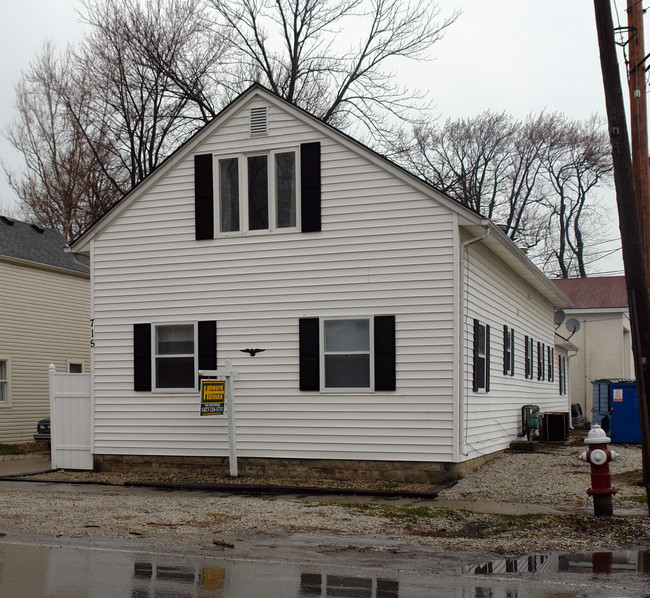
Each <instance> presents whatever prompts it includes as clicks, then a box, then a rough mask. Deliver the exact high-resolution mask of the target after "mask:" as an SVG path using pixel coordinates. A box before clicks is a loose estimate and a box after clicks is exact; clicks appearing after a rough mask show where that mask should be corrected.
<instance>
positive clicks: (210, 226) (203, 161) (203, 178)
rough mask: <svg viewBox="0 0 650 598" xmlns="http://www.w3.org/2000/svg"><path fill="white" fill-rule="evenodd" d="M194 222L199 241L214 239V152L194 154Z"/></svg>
mask: <svg viewBox="0 0 650 598" xmlns="http://www.w3.org/2000/svg"><path fill="white" fill-rule="evenodd" d="M194 222H195V233H196V240H197V241H199V240H202V239H214V192H213V182H212V154H201V155H199V156H194Z"/></svg>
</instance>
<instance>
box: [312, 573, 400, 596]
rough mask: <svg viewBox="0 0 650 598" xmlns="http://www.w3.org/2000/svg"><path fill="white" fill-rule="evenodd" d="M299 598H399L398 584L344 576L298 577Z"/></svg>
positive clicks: (386, 580)
mask: <svg viewBox="0 0 650 598" xmlns="http://www.w3.org/2000/svg"><path fill="white" fill-rule="evenodd" d="M300 596H338V597H344V598H399V582H398V581H393V580H390V579H373V578H370V577H349V576H345V575H321V574H320V573H302V574H301V575H300Z"/></svg>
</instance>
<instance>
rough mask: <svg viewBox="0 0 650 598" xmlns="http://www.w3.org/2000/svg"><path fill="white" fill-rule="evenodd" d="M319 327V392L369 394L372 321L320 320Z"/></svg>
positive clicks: (362, 319)
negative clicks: (350, 391)
mask: <svg viewBox="0 0 650 598" xmlns="http://www.w3.org/2000/svg"><path fill="white" fill-rule="evenodd" d="M320 326H321V331H320V339H321V350H320V356H321V357H320V359H321V372H323V375H322V376H321V390H324V391H326V390H339V391H340V390H368V391H372V390H373V388H374V365H373V351H372V347H373V346H374V338H373V334H374V332H373V328H374V327H373V321H372V318H371V317H350V318H322V319H321V320H320Z"/></svg>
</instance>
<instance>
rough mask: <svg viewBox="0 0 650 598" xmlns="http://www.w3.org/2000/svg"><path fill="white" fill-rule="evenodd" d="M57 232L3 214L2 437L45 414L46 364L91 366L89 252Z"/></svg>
mask: <svg viewBox="0 0 650 598" xmlns="http://www.w3.org/2000/svg"><path fill="white" fill-rule="evenodd" d="M65 247H66V242H65V240H64V239H63V237H61V236H60V235H59V234H58V233H57V232H55V231H53V230H47V229H45V230H44V229H42V228H39V227H38V226H35V225H32V224H27V223H25V222H19V221H16V220H13V219H10V218H7V217H5V216H2V217H0V282H1V284H0V286H1V292H0V321H1V322H2V334H1V335H0V442H4V443H15V442H24V441H28V440H32V435H33V434H34V432H35V431H36V422H37V421H38V420H39V419H41V418H43V417H47V416H49V414H50V403H49V396H50V394H49V382H48V381H49V379H48V366H49V365H50V363H53V364H54V365H55V366H56V368H57V370H58V371H62V372H66V371H69V372H81V371H89V370H90V345H89V341H90V284H89V271H88V260H87V259H86V258H83V257H81V258H79V257H77V256H74V255H73V254H71V253H66V251H65Z"/></svg>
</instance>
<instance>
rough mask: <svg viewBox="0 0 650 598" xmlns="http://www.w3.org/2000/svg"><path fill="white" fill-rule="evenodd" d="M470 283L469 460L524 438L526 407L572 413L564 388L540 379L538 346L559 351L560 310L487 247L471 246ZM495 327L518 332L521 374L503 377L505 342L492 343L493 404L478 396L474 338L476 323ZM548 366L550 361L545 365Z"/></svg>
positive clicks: (467, 331) (467, 321) (467, 334)
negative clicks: (529, 349)
mask: <svg viewBox="0 0 650 598" xmlns="http://www.w3.org/2000/svg"><path fill="white" fill-rule="evenodd" d="M466 259H467V261H468V265H467V268H468V272H467V275H466V277H465V278H466V279H465V284H466V293H467V295H466V308H467V315H466V319H465V338H466V339H467V341H466V342H465V352H466V363H467V364H468V365H467V367H466V372H465V380H466V382H465V389H466V392H465V401H466V403H465V405H466V406H465V409H466V412H467V416H468V423H467V425H466V426H465V428H464V429H463V431H462V435H463V438H461V440H462V441H463V442H464V444H465V446H466V452H467V453H468V455H467V457H468V458H471V457H475V456H478V455H480V454H486V453H490V452H493V451H495V450H501V449H505V448H507V446H508V444H509V442H510V441H511V440H512V439H513V438H515V437H516V436H517V435H519V434H520V428H521V406H522V405H524V404H534V405H539V407H540V409H541V411H542V412H547V411H567V410H568V406H567V401H566V398H564V397H560V394H559V388H558V384H557V383H555V382H549V381H548V380H547V379H544V380H542V379H540V380H538V379H537V344H538V342H539V344H540V347H541V346H542V345H544V346H545V347H546V346H553V345H554V341H555V329H554V326H553V321H554V308H553V306H552V305H551V304H550V303H549V302H547V301H546V300H544V299H543V298H541V297H540V296H539V294H538V293H536V292H535V291H534V290H533V289H532V288H530V287H528V286H527V285H525V283H523V282H522V281H521V280H520V279H519V278H518V277H517V275H516V274H515V273H514V272H513V271H512V270H510V269H509V268H508V267H507V266H506V265H505V264H503V263H502V262H500V261H499V260H498V258H496V257H495V256H494V255H493V254H491V253H490V252H489V250H488V249H486V248H485V247H484V246H483V245H480V244H478V243H477V244H475V245H471V246H470V247H469V256H468V257H467V258H466ZM474 318H479V319H480V320H481V322H485V323H486V324H488V325H490V326H491V328H492V330H493V331H494V330H503V326H504V325H508V326H510V327H512V328H513V329H514V330H515V345H514V353H515V357H516V361H515V375H514V376H503V375H498V374H502V364H503V359H504V356H503V343H502V342H493V343H492V344H491V348H490V350H491V362H492V364H493V369H492V376H491V377H490V393H489V401H488V400H486V398H485V396H481V395H480V394H475V393H472V392H471V390H472V336H473V321H474ZM526 336H528V338H529V342H530V339H531V338H533V339H534V342H533V343H532V346H533V348H534V355H533V356H532V364H533V366H534V376H533V378H532V379H527V378H526V372H525V355H526V351H525V346H524V341H525V338H526ZM544 361H545V360H544ZM544 378H546V376H544Z"/></svg>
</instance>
